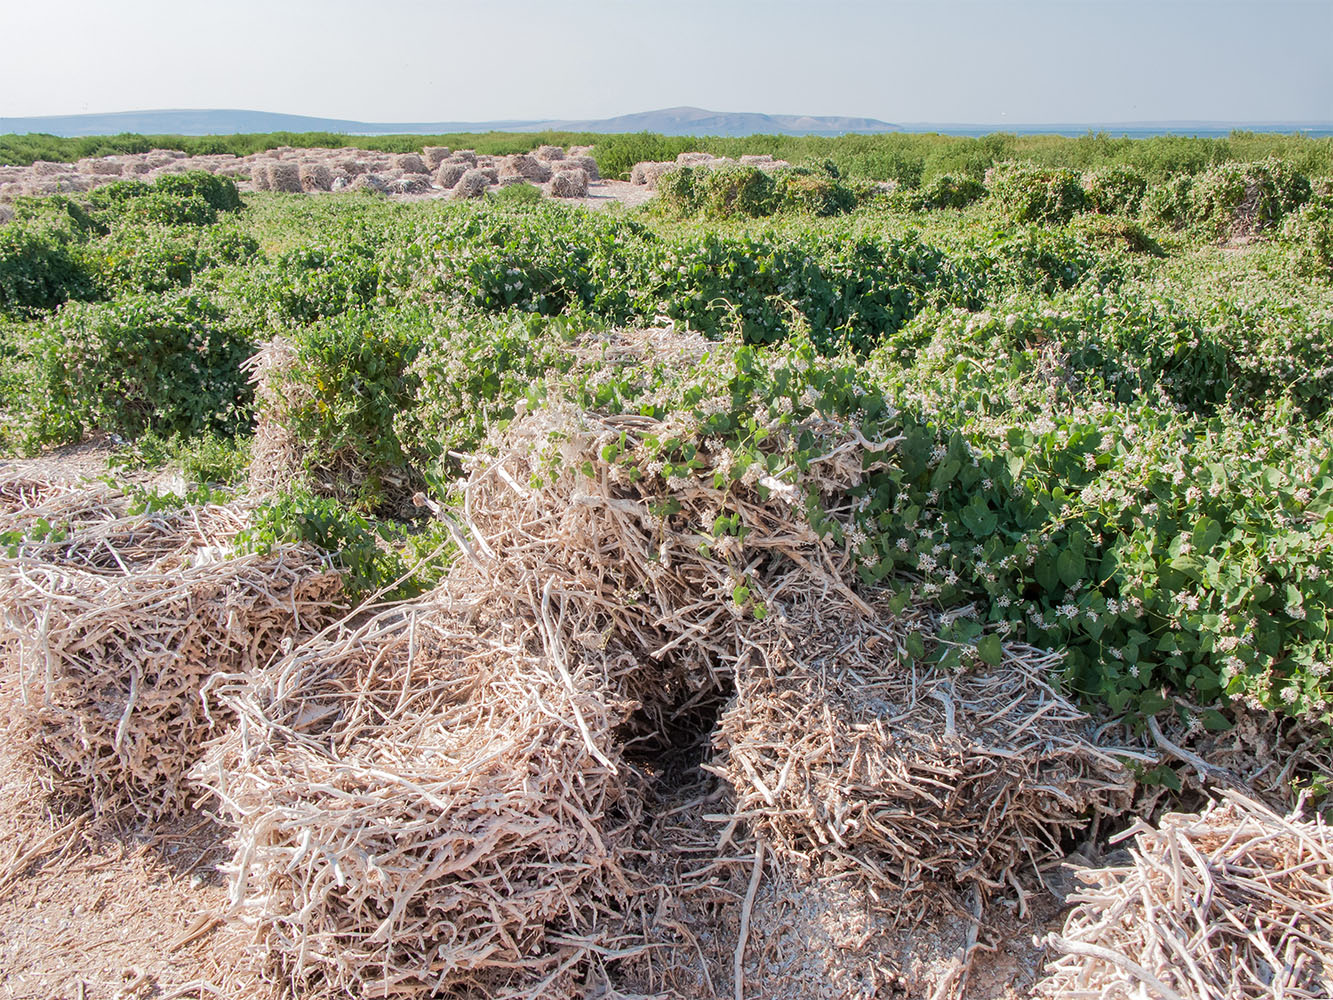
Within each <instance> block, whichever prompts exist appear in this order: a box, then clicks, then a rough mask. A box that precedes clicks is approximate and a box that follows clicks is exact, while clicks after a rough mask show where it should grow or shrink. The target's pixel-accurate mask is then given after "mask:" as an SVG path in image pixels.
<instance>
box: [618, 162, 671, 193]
mask: <svg viewBox="0 0 1333 1000" xmlns="http://www.w3.org/2000/svg"><path fill="white" fill-rule="evenodd" d="M678 169H679V165H678V164H677V163H675V162H674V161H671V162H665V163H655V162H653V161H651V160H649V161H645V162H643V163H636V164H634V167H633V168H632V169H631V170H630V175H629V179H630V183H631V184H642V185H646V186H647V187H648V190H650V191H653V190H656V189H657V181H658V178H660V177H661V176H662V175H663V174H665V173H670V172H671V171H673V170H678Z"/></svg>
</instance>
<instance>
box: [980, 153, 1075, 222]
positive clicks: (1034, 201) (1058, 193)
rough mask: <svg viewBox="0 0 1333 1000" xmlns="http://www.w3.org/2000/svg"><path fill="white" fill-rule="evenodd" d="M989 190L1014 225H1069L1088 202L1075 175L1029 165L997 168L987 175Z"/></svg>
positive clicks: (1007, 164) (996, 166)
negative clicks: (1063, 223)
mask: <svg viewBox="0 0 1333 1000" xmlns="http://www.w3.org/2000/svg"><path fill="white" fill-rule="evenodd" d="M986 189H987V190H988V191H989V192H990V196H991V198H993V199H994V200H995V203H996V204H997V205H998V206H999V208H1000V211H1002V212H1003V213H1004V214H1005V215H1007V216H1008V217H1009V218H1011V219H1013V221H1015V222H1045V223H1060V222H1068V221H1069V220H1070V219H1072V218H1073V217H1074V216H1075V215H1076V214H1077V213H1079V212H1082V211H1083V210H1084V209H1085V208H1087V202H1088V199H1087V195H1086V194H1084V192H1083V185H1082V182H1081V179H1080V178H1079V175H1078V174H1077V173H1076V172H1075V171H1073V170H1064V169H1053V170H1048V169H1046V168H1043V167H1038V166H1035V165H1033V164H1030V163H1013V162H1010V163H999V164H996V165H995V166H994V167H992V168H991V169H990V170H989V171H988V172H987V174H986Z"/></svg>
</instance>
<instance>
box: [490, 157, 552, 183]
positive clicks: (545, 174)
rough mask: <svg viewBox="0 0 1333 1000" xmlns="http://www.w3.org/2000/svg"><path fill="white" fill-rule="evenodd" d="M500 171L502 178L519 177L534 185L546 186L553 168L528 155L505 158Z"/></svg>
mask: <svg viewBox="0 0 1333 1000" xmlns="http://www.w3.org/2000/svg"><path fill="white" fill-rule="evenodd" d="M498 169H499V172H500V176H501V177H513V176H518V177H522V178H523V179H524V180H529V181H532V182H533V183H534V184H545V183H546V182H547V181H549V180H550V179H551V168H550V167H549V166H547V165H546V164H545V163H543V162H542V161H541V160H539V159H537V157H535V156H529V155H528V154H527V153H519V154H516V155H514V156H506V157H504V158H503V159H501V160H500V165H499V168H498Z"/></svg>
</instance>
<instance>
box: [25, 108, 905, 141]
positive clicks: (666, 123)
mask: <svg viewBox="0 0 1333 1000" xmlns="http://www.w3.org/2000/svg"><path fill="white" fill-rule="evenodd" d="M897 130H898V127H897V126H896V125H891V124H889V123H888V122H882V121H877V120H876V119H874V118H838V117H820V116H815V115H764V114H753V113H730V112H718V111H705V110H704V109H702V108H666V109H664V110H661V111H645V112H641V113H639V114H634V115H621V116H619V117H617V118H605V119H600V120H595V121H594V120H587V121H564V120H555V119H549V120H535V119H534V120H521V121H519V120H506V121H490V122H362V121H353V120H350V119H343V118H312V117H309V116H307V115H283V114H274V113H272V112H268V111H237V110H175V111H119V112H114V113H110V114H90V115H56V116H49V117H41V118H0V134H4V133H10V132H17V133H24V132H45V133H49V134H51V135H59V136H69V137H77V136H86V135H116V134H118V133H121V132H137V133H141V134H143V135H233V134H236V133H242V132H342V133H347V134H351V135H392V134H409V135H410V134H416V135H440V134H445V133H449V132H545V131H553V132H659V133H662V134H663V135H724V136H743V135H757V134H776V135H842V134H844V133H847V132H856V133H861V134H874V133H878V132H894V131H897Z"/></svg>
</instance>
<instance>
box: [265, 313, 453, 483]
mask: <svg viewBox="0 0 1333 1000" xmlns="http://www.w3.org/2000/svg"><path fill="white" fill-rule="evenodd" d="M436 322H437V319H436V317H435V316H433V315H432V314H431V313H429V312H427V311H425V310H423V309H420V308H414V309H405V310H383V309H380V310H358V311H353V312H349V313H345V314H342V315H338V316H332V317H328V318H325V319H323V320H320V321H319V322H316V323H312V324H310V325H309V326H304V327H300V328H298V329H297V330H296V331H295V332H294V333H293V334H292V335H291V336H292V343H293V347H294V349H295V353H294V357H293V359H292V362H291V364H290V366H289V367H287V368H286V369H284V370H282V371H280V372H277V373H276V374H275V378H276V383H275V389H276V396H277V403H276V407H277V412H276V413H274V414H272V417H273V418H275V419H276V420H277V421H278V423H280V424H281V425H282V426H283V427H284V428H286V429H287V430H288V431H289V432H290V433H291V434H293V435H294V436H295V438H296V439H297V440H299V441H300V442H301V447H302V449H303V450H304V452H305V455H306V464H307V468H309V469H311V470H312V471H318V472H319V473H320V476H319V478H320V480H321V481H322V482H323V483H324V485H325V486H326V488H328V489H330V490H331V491H332V492H333V493H334V494H335V495H337V496H339V497H341V498H342V499H344V500H354V501H355V502H356V503H357V504H359V505H361V506H364V507H366V508H374V507H378V506H380V505H381V504H383V503H384V502H385V500H386V496H387V493H388V492H390V491H389V489H388V487H387V486H386V483H390V482H393V481H397V483H398V486H399V489H398V492H399V493H401V492H402V491H403V490H406V489H407V487H408V485H409V483H408V479H409V477H408V475H407V473H406V469H407V467H408V460H407V456H406V454H405V453H404V451H403V448H402V445H401V444H400V443H399V440H398V437H397V435H396V434H395V433H394V430H393V427H394V419H395V417H396V416H397V415H398V413H399V412H400V411H402V410H405V409H408V408H410V407H411V406H412V401H413V397H414V393H415V389H416V384H415V379H414V378H413V377H412V376H411V374H410V373H409V366H410V365H411V364H412V361H413V359H415V357H416V355H417V353H418V351H420V350H421V349H422V346H423V345H424V344H426V343H427V342H428V341H429V340H430V339H431V338H432V331H433V330H434V327H435V324H436Z"/></svg>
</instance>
